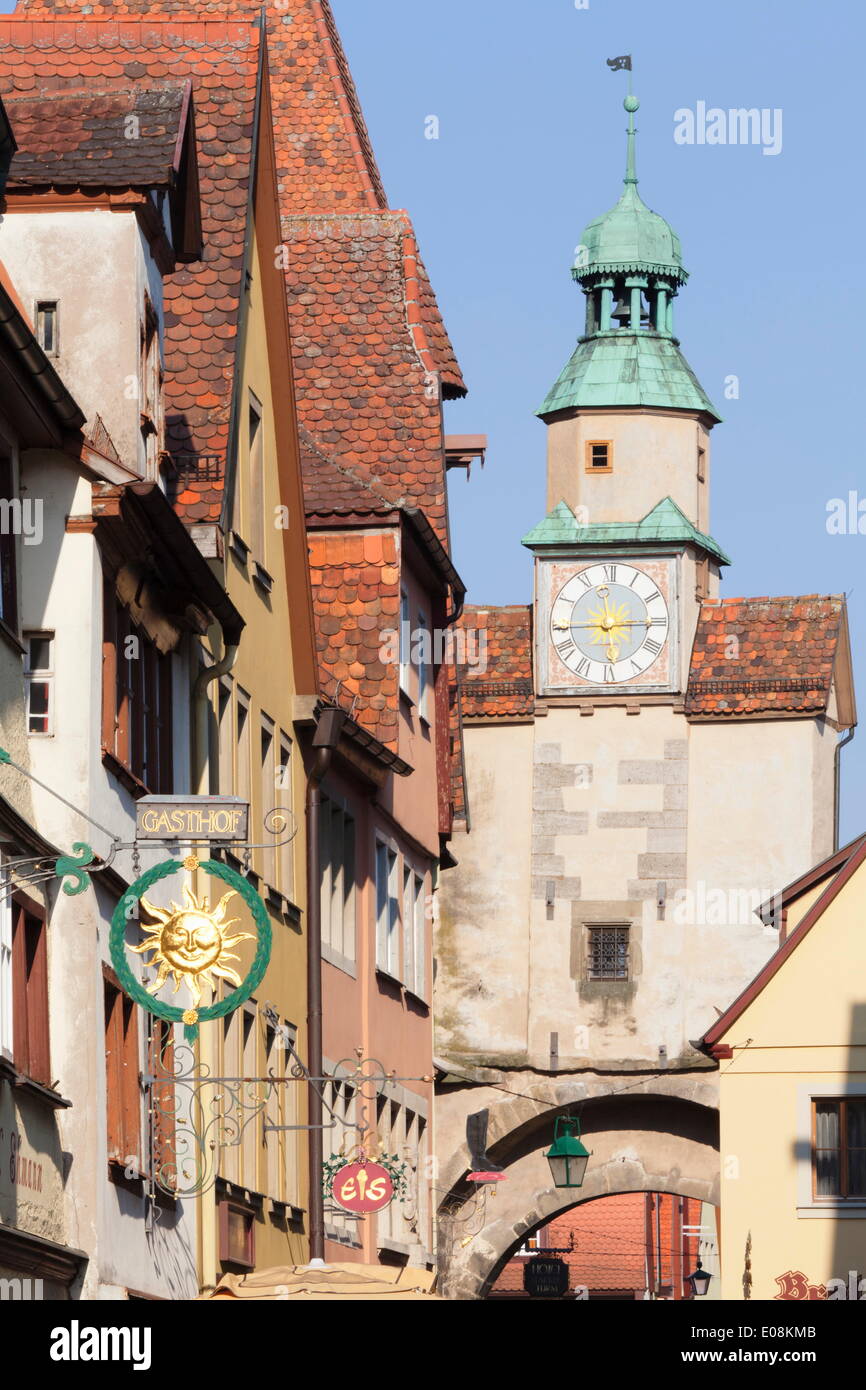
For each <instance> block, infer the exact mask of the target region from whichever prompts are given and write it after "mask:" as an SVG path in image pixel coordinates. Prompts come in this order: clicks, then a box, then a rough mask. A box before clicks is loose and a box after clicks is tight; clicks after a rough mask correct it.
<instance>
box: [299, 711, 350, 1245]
mask: <svg viewBox="0 0 866 1390" xmlns="http://www.w3.org/2000/svg"><path fill="white" fill-rule="evenodd" d="M347 717H348V716H347V713H346V711H345V710H342V709H338V708H337V707H336V706H335V705H329V706H327V707H326V708H325V709H323V710H322V712H321V714H320V715H319V720H318V723H317V725H316V732H315V734H314V735H313V748H314V750H315V756H314V758H313V765H312V767H311V768H310V771H309V774H308V776H307V1067H308V1069H309V1074H310V1076H311V1077H313V1078H314V1080H312V1081H310V1082H309V1083H308V1086H307V1095H308V1107H309V1116H308V1119H307V1124H308V1125H309V1129H308V1130H307V1134H308V1136H309V1139H308V1153H309V1161H310V1265H311V1266H313V1265H315V1266H321V1265H323V1264H324V1262H325V1194H324V1193H323V1191H322V1162H323V1130H322V1091H321V1087H322V1082H321V1080H319V1079H318V1078H321V1077H322V1076H323V1074H324V1057H323V1052H322V912H321V906H322V900H321V894H320V883H321V864H320V862H319V810H320V807H321V791H320V789H321V785H322V782H323V780H324V778H325V776H326V774H327V771H328V768H329V767H330V766H331V762H332V759H333V756H334V750H335V748H336V747H337V745H338V743H339V742H340V735H341V733H342V732H343V725H344V724H345V722H346V719H347Z"/></svg>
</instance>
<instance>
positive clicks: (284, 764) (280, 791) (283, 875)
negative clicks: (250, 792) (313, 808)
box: [276, 732, 295, 900]
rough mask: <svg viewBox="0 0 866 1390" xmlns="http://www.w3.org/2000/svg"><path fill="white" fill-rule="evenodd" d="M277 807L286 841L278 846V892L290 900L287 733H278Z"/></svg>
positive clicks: (291, 850)
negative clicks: (282, 814)
mask: <svg viewBox="0 0 866 1390" xmlns="http://www.w3.org/2000/svg"><path fill="white" fill-rule="evenodd" d="M276 791H277V807H278V809H279V810H280V811H282V812H283V813H284V815H285V818H286V824H285V827H284V828H283V829H282V830H281V831H280V834H279V838H280V839H281V840H283V841H285V842H286V843H284V844H281V845H280V848H279V856H280V864H279V880H280V883H279V886H280V892H281V893H284V894H285V896H286V897H287V898H289V899H290V900H291V899H293V898H294V893H295V842H294V838H291V839H290V838H289V837H290V836H291V834H292V825H293V820H292V740H291V739H290V738H289V736H288V734H284V733H282V732H281V733H280V763H279V767H278V768H277V788H276Z"/></svg>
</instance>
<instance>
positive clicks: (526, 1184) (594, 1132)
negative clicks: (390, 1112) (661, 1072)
mask: <svg viewBox="0 0 866 1390" xmlns="http://www.w3.org/2000/svg"><path fill="white" fill-rule="evenodd" d="M533 1082H534V1084H533ZM509 1083H510V1084H509V1092H510V1094H508V1095H507V1096H503V1092H502V1090H501V1089H499V1088H496V1089H494V1088H492V1087H485V1086H481V1087H471V1088H466V1089H463V1088H461V1091H460V1094H459V1096H458V1095H457V1094H454V1093H453V1092H452V1093H451V1095H449V1096H448V1097H447V1099H446V1098H444V1097H443V1100H444V1102H445V1105H444V1106H443V1107H440V1111H439V1113H440V1114H442V1111H443V1109H445V1107H447V1111H450V1112H451V1113H447V1112H446V1114H445V1115H444V1121H445V1123H444V1125H443V1126H442V1128H443V1129H444V1131H445V1136H447V1134H448V1132H449V1129H450V1131H451V1133H452V1134H454V1132H455V1128H456V1125H457V1124H458V1123H459V1121H460V1118H461V1117H462V1121H463V1123H462V1126H461V1128H465V1115H467V1114H469V1113H471V1112H472V1111H474V1110H478V1109H481V1108H485V1107H486V1108H487V1109H488V1111H489V1116H490V1119H489V1126H488V1152H489V1153H490V1156H491V1157H492V1158H494V1159H495V1160H496V1161H497V1162H498V1163H499V1164H501V1165H502V1167H503V1169H504V1171H505V1173H506V1181H504V1182H501V1183H498V1184H496V1189H495V1192H492V1190H488V1191H487V1193H486V1195H485V1196H483V1197H479V1196H478V1194H477V1190H476V1189H474V1188H473V1187H472V1185H471V1184H468V1183H466V1182H465V1181H464V1179H465V1174H466V1172H467V1162H468V1152H467V1150H466V1147H465V1143H463V1144H461V1145H459V1146H458V1147H457V1151H456V1152H455V1151H454V1150H453V1149H452V1151H451V1152H452V1161H451V1163H450V1164H449V1165H448V1168H447V1169H446V1170H445V1171H444V1172H443V1177H444V1178H445V1181H446V1183H447V1182H450V1187H449V1188H448V1189H447V1196H446V1198H445V1200H444V1201H443V1203H442V1206H441V1208H440V1271H441V1275H440V1282H441V1290H442V1292H443V1293H444V1294H445V1296H446V1297H448V1298H452V1299H478V1298H483V1297H484V1295H485V1293H486V1291H487V1289H488V1288H489V1287H490V1284H491V1283H492V1281H493V1280H494V1279H495V1278H496V1276H497V1274H498V1272H499V1270H500V1269H501V1268H502V1266H503V1264H504V1263H505V1261H506V1260H507V1259H508V1257H509V1255H510V1253H511V1251H512V1250H513V1249H514V1247H515V1245H516V1244H518V1243H519V1242H520V1241H521V1240H522V1239H524V1238H525V1237H526V1236H528V1235H530V1234H532V1232H533V1231H535V1230H536V1229H537V1228H538V1227H539V1226H540V1225H543V1224H545V1223H546V1222H548V1221H550V1220H552V1219H553V1218H554V1217H555V1216H558V1215H559V1214H560V1213H562V1212H564V1211H567V1210H569V1209H570V1208H572V1207H574V1206H575V1205H578V1204H579V1203H581V1202H586V1201H591V1200H592V1199H594V1198H596V1197H604V1196H609V1195H610V1194H612V1193H619V1192H670V1193H674V1194H676V1195H678V1196H682V1197H696V1198H698V1199H699V1200H701V1201H705V1202H710V1203H713V1204H718V1200H719V1154H718V1110H717V1090H716V1086H715V1084H714V1078H712V1079H711V1078H709V1077H708V1076H707V1075H706V1073H703V1074H701V1073H698V1074H692V1075H689V1076H686V1075H683V1074H682V1073H681V1074H679V1075H675V1076H670V1077H667V1076H654V1077H651V1078H646V1079H637V1078H636V1079H635V1081H634V1082H632V1083H630V1084H629V1083H628V1082H626V1081H625V1078H623V1077H617V1078H616V1079H615V1080H611V1079H609V1078H601V1077H587V1076H586V1075H583V1076H581V1078H580V1079H579V1080H578V1079H577V1078H572V1079H558V1080H557V1081H555V1082H551V1081H550V1080H545V1081H543V1082H542V1081H539V1079H538V1077H537V1076H535V1077H534V1078H533V1079H532V1081H530V1080H529V1078H527V1079H526V1080H525V1081H524V1082H523V1083H522V1084H521V1085H520V1087H519V1094H517V1095H515V1094H514V1092H515V1091H518V1086H517V1085H516V1084H515V1082H514V1080H512V1079H511V1078H509ZM578 1104H579V1105H580V1115H581V1124H582V1127H583V1134H584V1142H585V1143H586V1146H587V1148H588V1149H590V1151H591V1153H592V1157H591V1159H590V1162H589V1166H588V1167H587V1172H586V1177H585V1179H584V1183H583V1186H582V1187H581V1188H580V1189H579V1190H578V1189H571V1190H560V1189H557V1188H555V1187H554V1186H553V1184H552V1181H551V1176H550V1169H549V1166H548V1164H547V1161H546V1159H545V1157H544V1154H545V1151H546V1150H547V1149H548V1148H549V1147H550V1143H551V1139H552V1135H553V1124H554V1119H555V1117H556V1115H557V1114H563V1113H565V1112H566V1111H568V1110H571V1111H572V1112H574V1110H575V1108H576V1106H577V1105H578ZM461 1112H462V1115H461ZM445 1136H443V1135H442V1134H440V1140H441V1139H442V1138H443V1137H445ZM445 1142H447V1138H446V1140H445ZM440 1152H442V1150H441V1148H440ZM575 1199H577V1200H575ZM473 1204H478V1205H477V1206H473ZM473 1210H477V1211H478V1213H479V1214H478V1217H477V1220H476V1219H475V1218H474V1217H473ZM467 1233H468V1234H467Z"/></svg>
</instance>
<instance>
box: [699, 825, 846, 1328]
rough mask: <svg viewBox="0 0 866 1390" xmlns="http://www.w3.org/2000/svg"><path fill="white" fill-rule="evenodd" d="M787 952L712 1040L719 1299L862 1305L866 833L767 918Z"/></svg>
mask: <svg viewBox="0 0 866 1390" xmlns="http://www.w3.org/2000/svg"><path fill="white" fill-rule="evenodd" d="M769 915H770V916H772V918H773V920H774V921H775V923H776V925H777V926H778V928H779V930H780V937H781V940H780V945H779V949H778V950H777V951H776V953H775V954H774V956H773V957H771V959H770V961H769V962H768V963H767V965H766V966H765V967H764V969H763V970H762V971H761V972H760V973H759V974H758V975H757V976H756V978H755V979H754V980H753V981H752V983H751V984H750V985H749V987H748V988H747V989H746V990H745V991H744V992H743V994H742V995H741V996H740V997H739V999H737V1000H736V1001H735V1002H734V1004H733V1005H732V1006H731V1007H730V1008H729V1009H728V1010H727V1012H726V1013H724V1014H723V1015H722V1017H721V1018H720V1019H719V1021H718V1023H717V1024H716V1025H715V1026H714V1027H713V1028H712V1029H711V1030H710V1032H709V1033H708V1034H707V1035H706V1037H705V1039H704V1042H705V1044H706V1045H708V1046H709V1047H710V1048H711V1049H712V1051H713V1054H714V1055H715V1056H716V1057H717V1059H718V1060H719V1064H720V1104H721V1168H722V1182H721V1236H722V1245H721V1250H722V1259H721V1264H722V1297H723V1298H724V1299H733V1300H740V1299H744V1298H752V1299H783V1300H809V1299H824V1298H829V1299H850V1298H852V1297H854V1298H857V1299H860V1298H864V1297H866V983H864V982H866V933H864V931H863V921H864V915H866V836H864V837H862V838H861V839H859V840H856V841H854V842H853V843H852V844H851V845H849V846H847V847H846V848H845V849H843V850H840V851H838V852H837V853H836V854H834V855H833V856H831V857H830V858H829V859H827V860H825V861H824V863H822V864H820V865H819V866H818V867H817V868H816V869H813V870H812V871H811V873H809V874H806V875H804V876H803V877H802V878H801V879H799V880H798V881H797V882H796V883H794V884H792V885H791V886H790V888H788V889H786V890H785V891H784V892H783V893H782V894H780V895H779V897H778V898H777V900H776V901H775V903H774V904H772V905H771V906H770V908H769Z"/></svg>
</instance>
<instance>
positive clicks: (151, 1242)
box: [22, 452, 197, 1298]
mask: <svg viewBox="0 0 866 1390" xmlns="http://www.w3.org/2000/svg"><path fill="white" fill-rule="evenodd" d="M25 482H26V486H27V487H28V489H29V490H30V495H31V496H34V497H37V496H38V497H41V498H42V500H43V519H44V534H43V541H42V544H41V545H39V546H30V547H28V546H22V595H23V601H22V604H23V612H22V621H23V626H24V627H25V628H35V629H43V630H49V631H53V632H54V634H55V672H56V674H55V678H54V680H55V690H54V699H55V733H54V736H53V737H51V738H36V739H34V738H31V739H30V740H29V749H30V757H31V766H32V770H33V772H34V774H35V775H36V776H37V777H38V778H39V779H40V780H41V781H43V782H45V783H46V784H47V785H48V786H49V787H50V788H52V789H53V790H54V791H56V792H58V793H60V795H61V796H63V797H65V798H66V799H67V800H68V801H70V802H72V803H73V805H74V806H76V807H80V808H81V810H83V811H84V812H86V813H87V814H88V815H89V816H91V817H93V819H94V820H96V821H98V822H99V823H100V824H101V825H102V826H104V827H105V828H106V830H107V831H109V832H112V833H113V834H116V835H118V836H119V837H120V838H121V839H123V840H124V841H130V840H131V839H132V838H133V835H134V826H135V820H134V803H133V800H132V798H131V797H130V796H129V794H128V793H127V792H126V791H125V790H123V789H122V788H120V787H119V786H118V785H117V783H116V782H115V781H114V779H113V778H112V777H111V776H110V775H109V773H108V772H107V771H106V769H105V768H104V767H103V764H102V756H101V717H102V675H101V668H102V569H101V564H100V559H99V553H98V549H97V546H96V543H95V541H94V539H93V537H92V536H91V535H90V534H87V533H72V534H67V533H66V529H65V519H66V517H67V516H68V515H70V514H71V515H76V514H78V515H82V514H87V513H89V511H90V484H89V483H87V482H86V481H84V480H83V479H82V478H81V477H80V476H79V474H78V473H77V471H76V470H75V468H74V466H73V465H71V463H70V462H69V460H65V459H62V458H61V457H58V456H55V455H51V454H48V453H45V452H42V453H33V454H30V455H28V456H26V459H25ZM175 666H176V668H177V669H176V671H175V694H176V696H177V697H178V698H177V708H178V713H179V716H180V718H179V722H178V726H177V727H176V730H175V739H176V744H175V752H176V755H177V756H176V764H175V766H176V771H177V773H178V783H179V785H180V786H182V787H185V786H187V785H188V781H189V767H188V761H189V742H188V736H189V725H188V704H189V696H188V691H189V676H188V671H187V669H186V664H185V658H184V659H181V660H179V661H176V662H175ZM184 739H186V742H185V743H184ZM33 800H34V809H35V812H36V817H37V824H38V826H39V828H40V829H41V830H42V832H43V833H44V834H45V835H46V836H47V837H48V838H49V839H50V840H52V841H53V842H54V843H55V844H57V845H58V847H59V848H60V849H61V850H62V851H63V852H66V853H71V852H72V846H73V844H74V843H75V842H76V841H86V842H88V843H90V844H92V845H93V847H94V849H95V850H96V851H97V853H99V854H103V855H104V854H105V853H106V852H107V850H108V848H109V846H110V836H109V835H107V834H105V833H103V832H102V831H101V830H99V829H98V828H96V827H95V826H93V825H91V824H89V823H88V822H87V821H86V820H84V819H83V818H82V817H81V816H80V815H77V814H76V813H75V812H74V811H73V810H70V809H68V808H67V807H65V806H64V805H63V804H62V803H61V802H59V801H58V800H57V799H56V797H54V796H52V795H51V794H50V793H49V792H47V791H43V790H41V789H40V788H34V797H33ZM161 857H164V856H163V855H162V853H161V852H160V853H159V854H156V853H149V854H147V855H146V856H145V857H144V859H143V861H142V868H147V867H150V865H151V864H152V863H155V862H157V859H158V858H161ZM113 867H114V868H116V869H117V870H118V871H119V872H120V873H121V874H122V875H124V877H126V878H127V879H128V880H131V879H132V878H133V877H134V876H135V875H134V870H133V866H132V862H131V857H130V855H129V852H128V851H124V852H122V853H121V854H119V855H118V856H117V858H116V859H115V860H114V863H113ZM97 881H98V880H94V882H97ZM170 896H171V889H170V886H169V885H165V886H163V892H162V893H160V892H158V891H155V892H154V897H155V898H157V899H158V900H160V901H165V900H167V898H168V897H170ZM113 906H114V904H113V902H112V900H111V897H110V895H108V894H106V893H105V892H104V890H101V889H97V888H96V887H93V886H91V887H89V888H88V889H87V890H86V891H85V892H84V893H82V894H80V895H76V896H68V895H67V894H65V893H64V892H62V891H55V904H54V908H53V911H52V913H51V917H50V932H49V991H50V995H49V997H50V1012H51V1028H52V1038H51V1048H52V1067H53V1070H54V1072H55V1076H56V1077H57V1079H58V1081H59V1089H60V1091H61V1093H62V1094H64V1095H65V1096H67V1097H68V1098H69V1099H71V1100H72V1102H73V1104H72V1108H71V1109H70V1110H68V1111H65V1112H64V1113H63V1116H62V1119H61V1121H60V1123H61V1133H62V1137H63V1145H64V1148H65V1149H66V1150H67V1151H68V1152H69V1153H70V1154H71V1155H72V1162H71V1167H70V1172H69V1178H68V1181H67V1185H66V1193H65V1197H66V1208H67V1221H68V1233H67V1239H68V1240H69V1243H70V1244H72V1245H75V1246H78V1247H79V1248H81V1249H83V1250H85V1251H87V1252H88V1254H89V1255H90V1265H89V1268H88V1271H87V1275H86V1281H85V1287H84V1294H83V1296H84V1297H86V1298H102V1297H108V1298H112V1297H115V1298H117V1297H124V1296H125V1290H126V1289H127V1288H130V1289H134V1290H137V1291H140V1292H144V1293H149V1294H152V1295H154V1296H156V1297H177V1296H179V1295H180V1293H181V1292H182V1291H185V1294H186V1296H189V1295H191V1294H194V1293H195V1292H197V1278H196V1273H195V1249H196V1226H195V1204H194V1202H192V1201H188V1202H185V1203H183V1204H182V1205H181V1209H180V1212H179V1215H178V1216H177V1217H175V1216H172V1215H170V1214H163V1216H162V1219H161V1221H160V1222H159V1223H158V1225H157V1227H156V1228H155V1231H154V1232H153V1233H152V1234H150V1235H148V1233H147V1232H146V1231H145V1224H144V1219H143V1218H144V1203H143V1201H142V1199H141V1197H140V1196H138V1195H137V1194H134V1193H129V1192H126V1191H124V1190H121V1189H120V1188H118V1187H117V1186H116V1185H115V1184H113V1183H111V1182H109V1181H108V1179H107V1152H106V1094H105V1058H104V1016H103V982H102V970H101V965H102V962H103V961H105V962H108V961H109V951H108V938H109V930H110V922H111V913H112V911H113ZM133 965H134V968H135V969H136V970H137V972H138V973H140V970H141V963H140V961H137V960H134V961H133ZM140 1021H141V1023H142V1024H143V1019H142V1020H140ZM140 1031H141V1033H142V1037H141V1039H140V1042H141V1047H142V1052H141V1057H142V1060H143V1057H144V1053H143V1045H144V1038H143V1032H144V1029H143V1027H142V1028H141V1029H140ZM142 1134H143V1135H144V1129H142Z"/></svg>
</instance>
